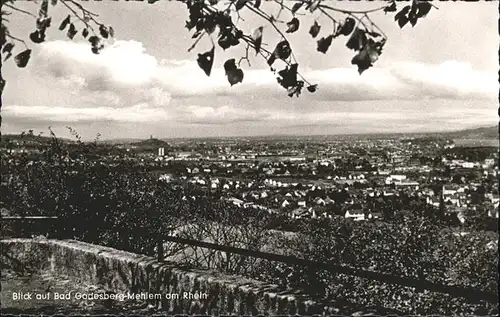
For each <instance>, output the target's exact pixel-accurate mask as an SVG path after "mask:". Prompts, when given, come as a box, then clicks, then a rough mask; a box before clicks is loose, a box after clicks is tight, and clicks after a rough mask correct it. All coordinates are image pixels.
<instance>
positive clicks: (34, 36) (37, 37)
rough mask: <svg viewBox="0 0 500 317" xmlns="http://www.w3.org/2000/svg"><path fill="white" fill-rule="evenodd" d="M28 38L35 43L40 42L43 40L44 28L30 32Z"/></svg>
mask: <svg viewBox="0 0 500 317" xmlns="http://www.w3.org/2000/svg"><path fill="white" fill-rule="evenodd" d="M30 40H31V41H32V42H33V43H36V44H40V43H42V42H43V41H45V30H36V31H34V32H32V33H30Z"/></svg>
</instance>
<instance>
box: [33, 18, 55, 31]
mask: <svg viewBox="0 0 500 317" xmlns="http://www.w3.org/2000/svg"><path fill="white" fill-rule="evenodd" d="M51 22H52V18H47V17H44V18H38V19H36V28H37V29H38V30H43V29H46V28H48V27H50V23H51Z"/></svg>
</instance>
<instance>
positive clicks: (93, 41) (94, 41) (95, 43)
mask: <svg viewBox="0 0 500 317" xmlns="http://www.w3.org/2000/svg"><path fill="white" fill-rule="evenodd" d="M89 42H90V44H91V45H92V46H98V45H99V43H100V42H101V40H100V39H99V37H97V36H95V35H92V36H91V37H89Z"/></svg>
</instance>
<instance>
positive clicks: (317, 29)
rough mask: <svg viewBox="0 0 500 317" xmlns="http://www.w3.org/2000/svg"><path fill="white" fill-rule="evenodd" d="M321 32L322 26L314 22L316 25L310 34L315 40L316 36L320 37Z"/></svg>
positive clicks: (310, 30)
mask: <svg viewBox="0 0 500 317" xmlns="http://www.w3.org/2000/svg"><path fill="white" fill-rule="evenodd" d="M320 30H321V25H319V24H318V22H317V21H314V24H313V25H312V26H311V28H310V29H309V34H311V36H312V37H313V38H315V37H316V36H318V34H319V31H320Z"/></svg>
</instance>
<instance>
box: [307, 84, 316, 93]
mask: <svg viewBox="0 0 500 317" xmlns="http://www.w3.org/2000/svg"><path fill="white" fill-rule="evenodd" d="M316 90H318V85H310V86H307V91H309V92H316Z"/></svg>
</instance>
